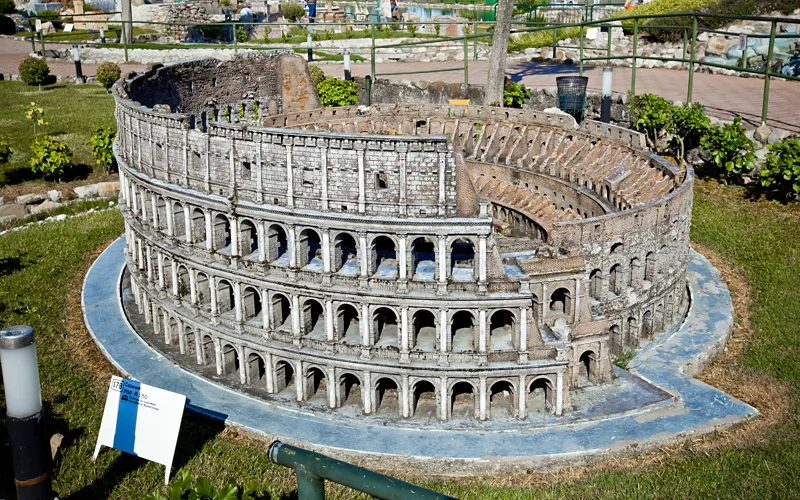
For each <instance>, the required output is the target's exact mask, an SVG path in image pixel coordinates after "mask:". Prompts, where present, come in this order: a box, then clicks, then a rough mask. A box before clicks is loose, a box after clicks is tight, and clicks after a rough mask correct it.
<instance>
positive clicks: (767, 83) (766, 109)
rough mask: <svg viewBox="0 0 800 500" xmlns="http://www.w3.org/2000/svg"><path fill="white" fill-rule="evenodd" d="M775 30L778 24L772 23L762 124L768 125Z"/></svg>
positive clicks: (765, 71)
mask: <svg viewBox="0 0 800 500" xmlns="http://www.w3.org/2000/svg"><path fill="white" fill-rule="evenodd" d="M775 28H776V23H775V21H774V20H773V21H772V27H771V28H770V30H769V51H768V52H767V62H766V66H765V67H764V100H763V101H762V104H761V123H767V112H768V111H769V80H770V75H771V74H772V68H771V67H770V66H771V65H772V55H773V50H774V49H775Z"/></svg>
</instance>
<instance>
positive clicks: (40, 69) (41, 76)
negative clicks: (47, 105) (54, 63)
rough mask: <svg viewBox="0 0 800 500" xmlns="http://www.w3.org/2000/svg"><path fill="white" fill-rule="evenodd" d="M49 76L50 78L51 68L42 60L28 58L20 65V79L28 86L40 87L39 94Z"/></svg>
mask: <svg viewBox="0 0 800 500" xmlns="http://www.w3.org/2000/svg"><path fill="white" fill-rule="evenodd" d="M48 76H50V68H49V67H48V66H47V63H46V62H44V61H42V60H41V59H38V58H36V57H26V58H25V59H23V60H22V62H21V63H19V77H20V78H21V79H22V81H23V82H25V83H27V84H28V85H38V86H39V92H41V91H42V84H43V83H44V82H45V80H47V77H48Z"/></svg>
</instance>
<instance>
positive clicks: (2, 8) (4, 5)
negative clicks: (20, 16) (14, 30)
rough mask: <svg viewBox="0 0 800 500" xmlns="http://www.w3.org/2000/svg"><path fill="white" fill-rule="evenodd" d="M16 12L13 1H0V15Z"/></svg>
mask: <svg viewBox="0 0 800 500" xmlns="http://www.w3.org/2000/svg"><path fill="white" fill-rule="evenodd" d="M16 10H17V7H16V5H14V0H0V14H13V13H14V12H16Z"/></svg>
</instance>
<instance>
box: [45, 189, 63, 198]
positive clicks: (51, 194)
mask: <svg viewBox="0 0 800 500" xmlns="http://www.w3.org/2000/svg"><path fill="white" fill-rule="evenodd" d="M47 197H48V198H50V201H61V191H58V190H56V189H51V190H50V191H48V192H47Z"/></svg>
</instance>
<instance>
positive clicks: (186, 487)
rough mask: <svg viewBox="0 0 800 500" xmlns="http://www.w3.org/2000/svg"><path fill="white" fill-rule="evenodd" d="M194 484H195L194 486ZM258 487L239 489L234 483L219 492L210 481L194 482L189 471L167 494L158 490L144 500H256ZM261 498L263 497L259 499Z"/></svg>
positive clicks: (184, 472) (183, 474) (179, 476)
mask: <svg viewBox="0 0 800 500" xmlns="http://www.w3.org/2000/svg"><path fill="white" fill-rule="evenodd" d="M193 482H194V484H192V483H193ZM257 492H258V487H257V486H256V485H254V484H252V483H248V484H245V485H244V486H242V487H239V486H237V485H235V484H233V483H228V484H226V485H225V486H223V487H222V488H220V489H219V490H217V489H216V488H214V485H212V484H211V482H210V481H209V480H208V479H205V478H199V479H198V480H197V481H196V482H195V481H193V479H192V476H191V474H189V472H188V471H186V470H182V471H181V473H180V474H179V475H178V477H177V478H176V479H174V480H173V481H172V482H171V483H170V485H169V486H167V488H166V492H165V494H162V493H161V488H160V487H159V488H156V489H155V490H154V491H153V492H152V493H150V494H149V495H147V496H146V497H144V500H180V499H183V498H191V499H193V500H254V499H255V498H256V497H255V494H256V493H257ZM258 498H261V497H258Z"/></svg>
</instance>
